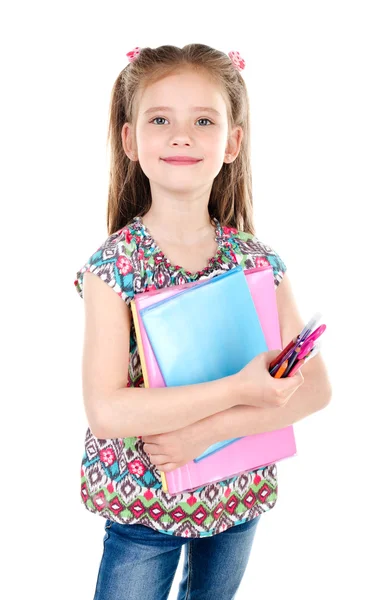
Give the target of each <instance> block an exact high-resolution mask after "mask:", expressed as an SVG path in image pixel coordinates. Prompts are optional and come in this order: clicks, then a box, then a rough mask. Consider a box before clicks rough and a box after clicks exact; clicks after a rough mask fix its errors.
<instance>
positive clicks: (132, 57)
mask: <svg viewBox="0 0 370 600" xmlns="http://www.w3.org/2000/svg"><path fill="white" fill-rule="evenodd" d="M140 50H141V48H139V46H136V48H134V49H133V50H130V52H127V54H126V56H127V57H128V60H129V62H133V61H134V60H135V59H136V58H137V57H138V56H139V54H140Z"/></svg>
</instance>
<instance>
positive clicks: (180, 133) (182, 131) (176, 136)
mask: <svg viewBox="0 0 370 600" xmlns="http://www.w3.org/2000/svg"><path fill="white" fill-rule="evenodd" d="M191 143H192V140H191V137H190V134H189V133H188V132H187V127H186V126H184V127H181V126H179V127H177V129H176V131H174V132H173V133H172V135H171V145H176V146H177V145H180V146H181V145H185V146H189V145H191Z"/></svg>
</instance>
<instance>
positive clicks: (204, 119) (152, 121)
mask: <svg viewBox="0 0 370 600" xmlns="http://www.w3.org/2000/svg"><path fill="white" fill-rule="evenodd" d="M158 119H162V120H164V121H167V119H166V118H165V117H155V118H154V119H152V120H151V121H150V123H154V121H157V120H158ZM198 121H209V123H211V125H213V123H212V121H211V120H210V119H207V118H205V117H203V118H200V119H198Z"/></svg>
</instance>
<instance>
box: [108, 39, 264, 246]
mask: <svg viewBox="0 0 370 600" xmlns="http://www.w3.org/2000/svg"><path fill="white" fill-rule="evenodd" d="M183 68H190V69H193V70H194V71H197V72H199V71H200V72H204V73H205V74H206V75H207V76H208V77H210V78H211V79H212V80H213V81H215V82H216V83H217V84H219V85H220V86H221V90H222V92H223V94H224V96H225V98H226V104H227V113H228V124H229V130H230V129H231V128H232V127H235V126H240V127H241V128H242V129H243V138H242V141H241V147H240V151H239V154H238V156H237V158H236V159H235V160H234V161H233V162H232V163H223V165H222V167H221V170H220V172H219V173H218V175H217V176H216V177H215V179H214V181H213V185H212V189H211V193H210V199H209V204H208V211H209V215H210V217H211V218H212V217H216V218H217V219H218V220H219V221H220V223H221V225H222V226H225V225H226V226H228V227H235V228H237V229H238V230H240V231H245V232H247V233H251V234H253V235H254V234H255V231H254V226H253V201H252V176H251V165H250V125H249V100H248V93H247V88H246V85H245V82H244V79H243V77H242V76H241V74H240V73H239V71H237V69H236V68H235V67H234V65H233V63H232V62H231V60H230V58H229V57H228V55H227V54H224V53H223V52H220V51H219V50H215V49H214V48H211V47H210V46H206V45H204V44H188V45H186V46H184V47H183V48H178V47H177V46H168V45H167V46H160V47H158V48H142V49H141V51H140V54H139V56H138V57H137V58H136V59H135V60H134V61H133V62H130V63H129V64H128V65H127V66H126V67H125V68H124V69H123V70H122V71H121V73H120V74H119V75H118V77H117V79H116V81H115V83H114V86H113V89H112V93H111V99H110V107H109V126H108V137H107V143H109V146H110V165H109V191H108V207H107V228H108V235H111V234H112V233H114V232H116V231H118V230H119V229H121V228H122V227H124V226H125V225H126V224H127V223H129V222H130V221H131V219H133V217H135V216H137V215H141V216H143V215H144V214H145V213H146V212H148V210H149V208H150V206H151V202H152V199H151V193H150V186H149V180H148V178H147V176H146V175H145V173H144V172H143V170H142V169H141V166H140V164H139V161H131V160H130V159H129V158H128V156H127V155H126V153H125V152H124V149H123V146H122V138H121V132H122V127H123V125H124V123H126V122H129V123H133V124H135V123H136V112H137V106H138V103H139V98H140V94H142V92H143V91H144V90H145V88H146V86H148V85H150V84H152V83H155V82H156V81H158V80H160V79H162V78H164V77H166V76H167V75H171V74H172V73H175V72H177V71H178V70H179V69H183Z"/></svg>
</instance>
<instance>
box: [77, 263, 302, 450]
mask: <svg viewBox="0 0 370 600" xmlns="http://www.w3.org/2000/svg"><path fill="white" fill-rule="evenodd" d="M92 275H93V273H85V274H84V294H83V298H84V305H85V335H84V349H83V368H82V370H83V376H82V379H83V398H84V405H85V411H86V416H87V419H88V423H89V427H90V429H91V431H92V433H93V434H94V435H95V436H96V437H98V438H101V439H111V438H123V437H134V436H135V437H136V436H139V435H140V436H144V435H153V434H159V433H166V432H168V431H175V430H176V429H180V428H183V427H186V426H188V425H191V424H192V423H195V422H197V421H200V420H202V419H204V418H206V417H208V416H211V415H213V414H216V413H218V412H221V411H224V410H226V409H227V408H230V407H232V406H235V405H238V404H248V405H250V406H259V407H261V406H270V407H271V406H276V407H279V406H281V405H283V404H285V402H286V401H287V399H288V397H289V396H288V395H287V392H288V391H289V390H292V391H291V392H290V395H291V394H292V393H293V392H294V391H295V389H297V388H296V387H295V389H294V390H293V389H292V388H293V387H294V385H293V383H294V382H293V381H288V379H289V378H287V379H284V380H275V379H274V378H273V377H271V376H270V374H269V373H268V371H267V367H266V364H267V363H266V357H267V355H268V356H269V357H270V358H269V360H272V358H271V357H272V356H275V355H276V354H278V352H279V351H278V350H276V351H274V354H271V352H270V353H263V354H264V355H266V356H262V355H259V357H256V358H255V359H254V361H251V363H249V365H250V369H249V372H250V381H251V385H248V377H249V375H248V374H247V377H245V376H244V378H243V385H242V386H241V385H240V376H239V377H238V378H237V377H236V376H235V375H231V376H229V377H224V378H222V379H217V380H215V381H211V382H206V383H199V384H192V385H186V386H179V387H164V388H141V387H127V375H128V365H129V347H130V329H131V318H132V317H131V311H130V308H129V307H128V305H127V304H126V303H125V302H123V300H122V298H120V296H119V295H118V294H116V293H112V290H109V286H108V285H106V283H104V282H102V281H101V280H100V281H99V279H100V278H99V277H97V276H95V277H93V276H92ZM261 359H262V360H261ZM252 363H253V364H252ZM254 365H255V366H257V367H258V371H259V372H258V373H257V372H256V369H255V367H254ZM262 371H266V372H262ZM261 374H262V378H261ZM255 376H256V377H257V379H258V380H259V381H262V383H263V385H264V386H265V388H264V389H260V393H258V394H257V393H256V386H255ZM291 379H292V380H293V379H294V380H295V386H299V385H300V381H299V375H298V377H296V378H293V377H292V378H291ZM283 382H285V383H283ZM252 384H253V385H252ZM283 388H284V390H285V392H284V394H280V393H279V390H280V391H281V390H282V389H283ZM288 388H289V390H288Z"/></svg>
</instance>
